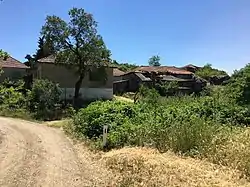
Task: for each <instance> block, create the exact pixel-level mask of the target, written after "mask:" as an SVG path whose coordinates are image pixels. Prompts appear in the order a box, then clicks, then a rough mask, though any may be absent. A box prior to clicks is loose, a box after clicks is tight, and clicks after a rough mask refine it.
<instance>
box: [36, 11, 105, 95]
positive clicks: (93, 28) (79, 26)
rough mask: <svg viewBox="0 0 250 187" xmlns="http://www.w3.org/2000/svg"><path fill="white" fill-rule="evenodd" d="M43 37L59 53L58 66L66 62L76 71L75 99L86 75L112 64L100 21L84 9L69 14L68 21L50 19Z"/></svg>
mask: <svg viewBox="0 0 250 187" xmlns="http://www.w3.org/2000/svg"><path fill="white" fill-rule="evenodd" d="M41 34H42V35H44V36H45V37H46V38H50V39H51V41H52V42H53V45H54V48H55V51H56V60H55V62H56V63H65V64H66V65H69V66H71V67H73V68H74V69H76V73H77V74H78V76H79V78H78V80H77V82H76V83H75V98H78V96H79V90H80V87H81V85H82V81H83V79H84V77H85V75H86V72H88V71H91V70H92V68H93V67H99V66H101V65H103V63H104V62H105V61H106V62H107V61H109V60H110V59H109V57H110V51H109V50H108V49H107V48H106V46H105V43H104V41H103V39H102V37H101V36H100V35H99V34H98V32H97V22H96V21H95V20H94V17H93V15H92V14H89V13H87V12H86V11H85V10H84V9H82V8H80V9H78V8H73V9H71V10H70V11H69V22H66V21H65V20H63V19H61V18H60V17H58V16H47V18H46V22H45V24H44V26H43V27H42V31H41Z"/></svg>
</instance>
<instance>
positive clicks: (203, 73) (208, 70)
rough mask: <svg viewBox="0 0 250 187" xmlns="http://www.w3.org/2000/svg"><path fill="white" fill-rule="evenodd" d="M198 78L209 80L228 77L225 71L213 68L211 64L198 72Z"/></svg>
mask: <svg viewBox="0 0 250 187" xmlns="http://www.w3.org/2000/svg"><path fill="white" fill-rule="evenodd" d="M195 74H196V75H197V76H198V77H201V78H203V79H206V80H209V79H210V78H211V77H213V76H221V75H227V73H226V72H225V71H222V70H218V69H214V68H212V65H211V64H206V65H205V66H204V67H202V68H201V69H199V70H198V71H196V73H195Z"/></svg>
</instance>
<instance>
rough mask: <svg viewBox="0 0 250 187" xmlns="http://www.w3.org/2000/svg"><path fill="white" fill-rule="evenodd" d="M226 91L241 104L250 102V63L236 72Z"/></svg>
mask: <svg viewBox="0 0 250 187" xmlns="http://www.w3.org/2000/svg"><path fill="white" fill-rule="evenodd" d="M225 93H226V94H228V95H229V97H230V98H231V99H234V100H236V101H237V102H238V103H239V104H241V105H248V104H250V64H247V65H246V66H245V67H244V68H242V69H241V70H239V71H235V72H234V74H233V75H232V77H231V80H230V81H229V83H228V84H227V86H226V88H225Z"/></svg>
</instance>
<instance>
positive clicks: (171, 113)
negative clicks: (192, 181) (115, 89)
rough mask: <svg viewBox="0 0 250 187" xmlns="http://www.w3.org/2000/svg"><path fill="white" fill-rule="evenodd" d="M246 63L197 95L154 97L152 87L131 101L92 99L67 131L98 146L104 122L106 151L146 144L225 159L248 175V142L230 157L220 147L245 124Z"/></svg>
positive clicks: (249, 119) (217, 160) (248, 118)
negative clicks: (226, 79) (223, 83)
mask: <svg viewBox="0 0 250 187" xmlns="http://www.w3.org/2000/svg"><path fill="white" fill-rule="evenodd" d="M249 67H250V66H249V65H247V66H246V67H245V68H243V69H242V70H240V71H238V72H235V73H234V75H233V76H232V80H231V82H229V83H228V84H227V85H226V86H220V87H218V88H217V87H213V89H212V90H209V91H208V92H209V93H206V94H201V96H195V95H191V96H169V97H160V96H159V94H158V92H157V91H155V90H154V89H151V90H149V89H145V88H143V89H141V91H140V94H139V95H138V100H137V102H136V103H131V102H125V101H106V102H101V101H98V102H95V103H92V104H90V105H89V106H88V107H87V108H85V109H81V110H79V111H78V112H77V113H76V114H75V115H74V117H73V123H72V124H71V132H73V133H74V135H75V136H77V137H80V138H89V139H91V140H92V141H93V142H95V144H96V145H97V146H101V145H102V144H101V142H102V133H103V126H104V125H108V127H109V130H108V143H107V148H109V149H111V148H121V147H124V146H149V147H154V148H157V149H158V150H159V151H160V152H166V151H168V150H171V151H173V152H175V153H178V154H182V155H190V156H193V157H197V156H198V157H201V158H208V159H210V160H211V161H213V162H215V163H219V164H223V165H228V164H226V162H227V160H228V159H229V160H230V161H231V163H232V164H229V165H230V166H232V167H234V168H236V169H240V170H241V171H243V172H244V174H246V175H249V176H250V174H249V173H250V167H249V165H250V160H249V159H246V157H245V156H244V155H245V154H247V153H248V152H247V151H248V149H249V150H250V147H249V146H248V143H246V141H245V140H244V139H242V140H238V141H243V143H244V146H246V147H245V148H246V149H247V150H246V151H245V153H243V154H244V155H242V156H241V157H240V156H235V157H233V156H232V154H233V152H232V150H230V152H231V153H229V152H227V151H226V148H228V147H230V146H231V141H232V140H233V139H234V138H232V137H235V136H237V134H239V132H242V131H243V132H244V130H245V128H246V126H248V124H249V122H250V111H249V107H248V99H249V98H248V88H249V83H250V82H249V81H248V73H247V72H248V71H249ZM249 80H250V79H249ZM167 86H168V85H166V87H167ZM167 88H168V87H167ZM170 88H172V86H171V87H170ZM214 88H216V89H214ZM243 134H244V133H243ZM237 137H238V136H237ZM245 139H246V137H245ZM225 147H226V148H225ZM235 148H236V147H235ZM237 152H239V151H237ZM227 153H228V154H227ZM241 158H242V159H243V158H244V161H241Z"/></svg>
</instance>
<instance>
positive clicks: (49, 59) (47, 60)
mask: <svg viewBox="0 0 250 187" xmlns="http://www.w3.org/2000/svg"><path fill="white" fill-rule="evenodd" d="M55 59H56V58H55V55H49V56H47V57H44V58H41V59H39V60H38V62H41V63H52V64H53V63H55Z"/></svg>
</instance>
